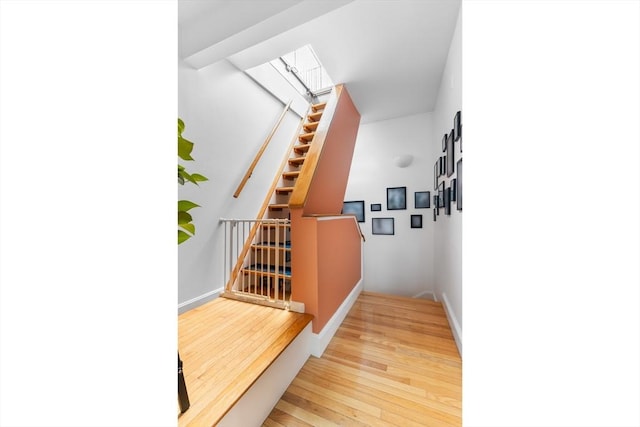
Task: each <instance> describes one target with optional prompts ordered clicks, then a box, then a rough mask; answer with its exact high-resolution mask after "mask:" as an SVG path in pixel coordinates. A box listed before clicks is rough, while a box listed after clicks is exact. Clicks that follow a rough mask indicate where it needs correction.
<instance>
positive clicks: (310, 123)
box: [302, 122, 318, 132]
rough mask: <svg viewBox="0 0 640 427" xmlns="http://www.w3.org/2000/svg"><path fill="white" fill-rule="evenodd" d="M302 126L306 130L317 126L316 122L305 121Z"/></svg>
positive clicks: (312, 129)
mask: <svg viewBox="0 0 640 427" xmlns="http://www.w3.org/2000/svg"><path fill="white" fill-rule="evenodd" d="M302 127H303V128H304V130H306V131H307V132H311V131H315V130H316V129H317V128H318V122H309V123H305V124H304V126H302Z"/></svg>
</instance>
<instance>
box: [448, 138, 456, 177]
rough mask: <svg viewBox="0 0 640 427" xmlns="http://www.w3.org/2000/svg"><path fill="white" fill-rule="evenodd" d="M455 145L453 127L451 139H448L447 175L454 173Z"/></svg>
mask: <svg viewBox="0 0 640 427" xmlns="http://www.w3.org/2000/svg"><path fill="white" fill-rule="evenodd" d="M454 147H455V143H454V142H453V129H451V133H450V134H449V140H448V141H447V176H451V175H453V168H454V167H455V163H454V162H455V157H454V155H455V154H454V153H455V151H454Z"/></svg>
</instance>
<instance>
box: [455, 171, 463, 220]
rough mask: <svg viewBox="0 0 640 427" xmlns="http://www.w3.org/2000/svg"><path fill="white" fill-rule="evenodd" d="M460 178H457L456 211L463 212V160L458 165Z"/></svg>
mask: <svg viewBox="0 0 640 427" xmlns="http://www.w3.org/2000/svg"><path fill="white" fill-rule="evenodd" d="M456 170H457V171H458V176H457V178H456V209H458V210H459V211H461V210H462V159H460V160H458V163H457V164H456Z"/></svg>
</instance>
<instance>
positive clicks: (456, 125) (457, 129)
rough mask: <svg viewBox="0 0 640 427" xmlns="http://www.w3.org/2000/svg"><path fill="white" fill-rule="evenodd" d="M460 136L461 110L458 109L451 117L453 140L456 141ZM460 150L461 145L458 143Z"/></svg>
mask: <svg viewBox="0 0 640 427" xmlns="http://www.w3.org/2000/svg"><path fill="white" fill-rule="evenodd" d="M461 136H462V111H458V112H457V113H456V115H455V117H454V118H453V140H454V141H457V140H459V139H460V137H461ZM460 148H461V150H460V151H462V145H460Z"/></svg>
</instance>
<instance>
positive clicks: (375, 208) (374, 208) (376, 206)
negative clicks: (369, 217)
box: [371, 203, 382, 212]
mask: <svg viewBox="0 0 640 427" xmlns="http://www.w3.org/2000/svg"><path fill="white" fill-rule="evenodd" d="M381 210H382V204H381V203H371V212H378V211H381Z"/></svg>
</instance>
